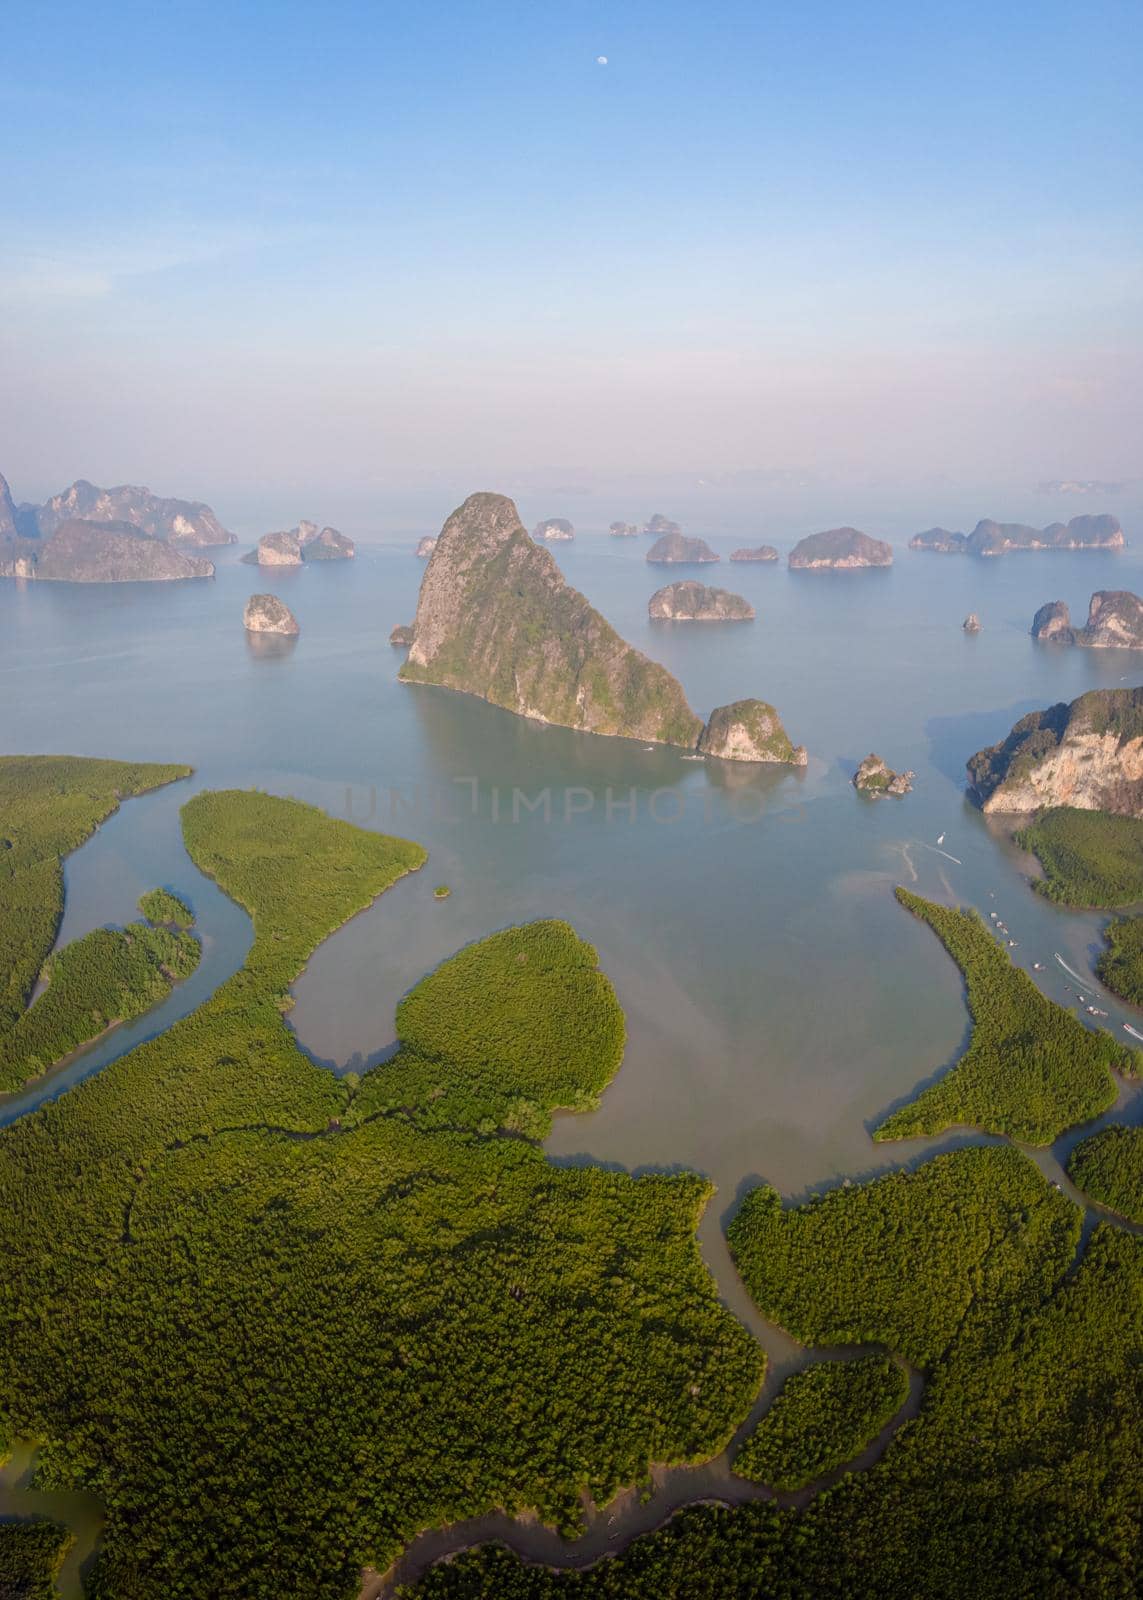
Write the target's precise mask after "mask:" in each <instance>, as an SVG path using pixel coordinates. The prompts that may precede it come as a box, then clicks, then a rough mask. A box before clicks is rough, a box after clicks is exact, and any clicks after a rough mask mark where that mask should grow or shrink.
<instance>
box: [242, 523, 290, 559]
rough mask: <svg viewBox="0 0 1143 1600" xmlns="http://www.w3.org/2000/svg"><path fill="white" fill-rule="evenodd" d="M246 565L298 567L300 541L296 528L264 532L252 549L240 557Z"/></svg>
mask: <svg viewBox="0 0 1143 1600" xmlns="http://www.w3.org/2000/svg"><path fill="white" fill-rule="evenodd" d="M242 559H243V561H244V562H245V563H246V565H247V566H248V567H300V566H301V564H302V542H301V540H300V539H299V538H298V532H297V529H296V528H294V529H291V530H290V531H289V532H285V531H283V532H281V533H264V534H263V535H262V537H261V538H260V539H259V540H258V543H257V545H256V546H255V547H254V549H253V550H248V551H247V553H246V554H245V555H244V556H243V557H242Z"/></svg>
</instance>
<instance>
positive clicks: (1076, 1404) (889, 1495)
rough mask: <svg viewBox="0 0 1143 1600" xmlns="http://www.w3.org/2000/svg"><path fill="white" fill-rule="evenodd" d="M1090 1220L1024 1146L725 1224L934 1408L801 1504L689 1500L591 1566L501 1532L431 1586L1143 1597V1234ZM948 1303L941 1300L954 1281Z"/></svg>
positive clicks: (597, 1594) (748, 1258)
mask: <svg viewBox="0 0 1143 1600" xmlns="http://www.w3.org/2000/svg"><path fill="white" fill-rule="evenodd" d="M1079 1231H1080V1214H1079V1212H1078V1210H1077V1209H1076V1208H1075V1207H1074V1206H1073V1205H1072V1204H1071V1202H1070V1201H1069V1200H1067V1199H1066V1197H1065V1196H1064V1195H1062V1194H1060V1193H1059V1192H1057V1191H1056V1190H1054V1189H1053V1188H1052V1187H1051V1186H1050V1185H1049V1184H1048V1183H1047V1182H1046V1181H1045V1180H1044V1178H1043V1177H1042V1176H1041V1175H1040V1173H1039V1172H1038V1171H1037V1169H1036V1168H1035V1167H1034V1166H1033V1165H1032V1163H1031V1162H1030V1161H1029V1160H1027V1158H1026V1157H1024V1156H1022V1155H1020V1154H1019V1153H1018V1152H1017V1151H1015V1150H1013V1149H1011V1148H1010V1147H998V1148H988V1149H980V1148H975V1149H965V1150H961V1151H958V1152H957V1153H955V1154H953V1155H947V1156H941V1157H937V1158H936V1159H935V1160H933V1161H931V1162H930V1163H928V1164H927V1165H926V1166H924V1167H922V1168H920V1169H919V1170H918V1171H917V1172H915V1173H907V1174H896V1175H894V1176H893V1177H891V1178H881V1179H877V1180H875V1181H874V1182H873V1183H870V1184H866V1185H860V1186H853V1187H851V1188H848V1189H840V1190H836V1191H834V1192H833V1193H831V1194H828V1195H826V1196H824V1197H823V1198H821V1199H818V1200H814V1201H811V1202H810V1203H809V1204H807V1205H805V1206H801V1207H797V1208H794V1209H791V1210H783V1209H782V1207H781V1204H780V1202H779V1201H778V1200H777V1197H776V1196H775V1195H773V1193H772V1191H768V1190H765V1189H764V1190H761V1191H756V1192H755V1194H752V1195H751V1196H749V1197H748V1199H747V1202H746V1204H745V1206H744V1207H743V1210H742V1212H741V1213H740V1215H739V1217H738V1218H736V1219H735V1222H734V1224H733V1226H732V1228H731V1230H730V1232H731V1240H732V1244H733V1247H734V1250H735V1254H736V1256H737V1258H738V1260H739V1264H740V1266H741V1268H742V1270H743V1274H744V1276H745V1277H746V1280H747V1283H748V1285H749V1286H750V1288H751V1290H752V1292H753V1293H754V1294H755V1296H756V1298H757V1299H758V1303H759V1305H760V1306H761V1308H762V1310H763V1311H764V1312H765V1313H766V1315H767V1316H770V1317H773V1318H775V1319H777V1320H780V1321H782V1322H784V1323H785V1324H786V1326H788V1327H792V1328H793V1329H795V1330H796V1331H798V1332H799V1336H800V1337H802V1338H806V1339H809V1340H811V1341H813V1342H821V1341H825V1340H832V1339H834V1338H836V1337H838V1336H839V1335H842V1336H845V1337H849V1338H858V1337H861V1338H870V1339H875V1340H878V1341H879V1342H881V1343H883V1344H885V1345H887V1346H888V1347H890V1348H893V1349H896V1350H898V1351H901V1352H902V1353H909V1352H911V1354H912V1358H913V1359H915V1360H918V1361H920V1363H921V1365H922V1366H923V1367H924V1369H925V1388H924V1394H923V1398H922V1403H921V1410H920V1414H919V1415H918V1417H917V1418H916V1419H915V1420H913V1421H911V1422H908V1423H906V1424H904V1425H903V1426H902V1427H901V1428H899V1429H898V1431H897V1432H896V1433H895V1434H894V1436H893V1438H892V1440H891V1441H890V1443H889V1446H888V1448H887V1449H886V1451H885V1453H884V1455H883V1456H882V1457H881V1459H880V1460H879V1461H878V1462H877V1463H876V1464H875V1465H874V1466H872V1467H870V1468H869V1469H868V1470H867V1471H865V1472H858V1473H853V1474H850V1475H847V1476H846V1477H844V1478H843V1479H842V1480H841V1482H840V1483H839V1484H838V1485H837V1486H836V1487H835V1488H833V1489H831V1490H829V1491H827V1492H826V1493H824V1494H822V1495H819V1496H818V1497H817V1498H816V1499H814V1500H813V1501H811V1503H810V1505H809V1506H808V1507H807V1508H806V1509H805V1510H804V1511H783V1510H779V1509H778V1508H777V1507H775V1506H774V1505H773V1504H772V1503H771V1504H767V1503H756V1504H749V1505H744V1506H741V1507H738V1508H736V1509H733V1510H731V1509H727V1508H724V1507H721V1506H712V1505H702V1506H695V1507H692V1508H691V1509H689V1510H686V1511H683V1512H681V1513H679V1514H678V1515H677V1516H675V1517H673V1518H671V1520H670V1521H668V1522H667V1523H666V1524H665V1525H664V1526H663V1527H662V1528H661V1529H659V1530H658V1531H657V1532H654V1533H650V1534H647V1535H646V1536H644V1537H642V1538H640V1539H637V1540H636V1541H634V1542H633V1543H632V1545H631V1546H630V1547H629V1548H628V1549H627V1550H626V1551H624V1552H623V1553H622V1554H621V1555H618V1556H616V1557H614V1558H611V1559H605V1560H602V1561H600V1562H598V1563H597V1564H596V1565H595V1566H593V1567H591V1568H589V1569H588V1570H586V1571H584V1572H569V1573H558V1572H553V1571H551V1570H550V1569H548V1568H545V1567H539V1566H529V1565H525V1564H523V1563H521V1562H519V1561H517V1560H516V1559H515V1558H514V1557H512V1556H511V1555H509V1554H508V1553H507V1552H505V1551H504V1550H502V1549H498V1548H495V1547H486V1548H483V1549H478V1550H474V1551H471V1552H469V1553H467V1554H465V1555H460V1556H457V1557H456V1558H454V1559H453V1560H451V1561H448V1562H444V1563H441V1564H440V1565H438V1566H436V1567H434V1568H432V1569H431V1570H430V1571H429V1572H428V1574H427V1575H426V1576H425V1577H424V1578H423V1579H422V1581H421V1583H420V1584H419V1585H418V1586H417V1587H416V1589H415V1591H414V1592H415V1595H416V1600H487V1597H489V1596H495V1597H496V1600H728V1597H730V1596H733V1597H735V1600H885V1597H901V1600H905V1597H908V1600H920V1597H924V1600H963V1597H964V1596H968V1595H972V1596H981V1597H986V1600H1044V1597H1049V1600H1076V1597H1077V1596H1083V1597H1084V1600H1134V1596H1135V1595H1137V1594H1138V1593H1139V1589H1140V1581H1141V1578H1143V1572H1141V1562H1140V1544H1139V1523H1140V1516H1141V1512H1143V1504H1141V1501H1143V1430H1141V1429H1140V1426H1139V1416H1140V1413H1141V1410H1143V1241H1140V1240H1139V1239H1138V1238H1135V1237H1133V1236H1131V1235H1129V1234H1126V1233H1124V1232H1122V1231H1121V1230H1119V1229H1117V1228H1114V1227H1111V1226H1108V1225H1102V1226H1100V1227H1097V1228H1096V1230H1095V1232H1094V1233H1093V1235H1092V1237H1091V1239H1090V1241H1089V1243H1088V1246H1087V1248H1086V1250H1085V1251H1084V1253H1083V1256H1082V1258H1081V1260H1080V1264H1079V1266H1078V1269H1076V1270H1075V1271H1074V1272H1073V1271H1072V1270H1071V1269H1072V1266H1073V1262H1074V1257H1075V1250H1076V1244H1077V1240H1078V1238H1079ZM946 1294H947V1296H948V1299H947V1301H946V1299H945V1296H946Z"/></svg>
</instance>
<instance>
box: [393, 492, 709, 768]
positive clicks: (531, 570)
mask: <svg viewBox="0 0 1143 1600" xmlns="http://www.w3.org/2000/svg"><path fill="white" fill-rule="evenodd" d="M400 676H401V678H402V679H403V680H404V681H405V682H406V683H435V684H442V685H444V686H445V687H446V688H450V689H460V690H463V691H464V692H465V693H467V694H475V695H479V696H481V698H483V699H485V700H489V701H491V702H492V704H493V705H498V706H503V707H505V708H506V709H508V710H509V711H514V712H516V713H518V714H519V715H521V716H526V717H532V718H535V719H536V720H538V721H542V722H555V723H560V724H562V725H563V726H565V727H569V728H579V729H582V730H584V731H585V732H589V733H605V734H620V735H625V736H627V737H630V738H636V739H644V740H653V741H656V742H659V743H663V744H678V745H683V746H686V747H688V748H691V749H693V748H694V745H695V743H696V741H697V739H698V736H699V734H700V733H701V731H702V720H701V718H699V717H698V716H696V715H695V713H694V712H693V711H692V710H691V708H690V706H689V705H688V704H687V701H686V696H685V695H684V693H683V691H682V688H681V687H680V685H679V684H678V683H677V682H676V681H675V679H674V678H673V677H672V676H671V674H670V673H669V672H668V671H667V670H666V668H665V667H661V666H659V665H658V663H657V662H654V661H651V660H649V659H648V658H647V657H646V656H645V655H643V654H641V652H640V651H638V650H635V649H633V648H632V647H631V646H630V645H629V644H627V643H626V642H625V641H624V640H623V639H621V638H620V637H619V635H618V634H617V633H616V631H615V629H614V628H613V627H612V626H611V624H610V623H608V622H606V621H605V620H604V618H603V617H601V616H600V614H599V612H598V611H596V610H595V609H594V608H593V607H592V606H591V605H590V604H589V603H588V601H587V600H586V599H585V598H584V597H583V595H581V594H579V593H578V592H577V591H576V590H575V589H573V588H572V587H571V586H570V584H568V583H567V581H566V580H565V579H564V576H563V574H562V573H561V572H560V569H559V567H558V566H557V565H556V562H555V558H554V557H553V556H552V554H551V552H550V551H549V550H547V549H545V548H544V546H543V545H540V544H537V543H536V542H535V541H534V540H533V539H531V538H530V537H529V536H528V533H527V531H526V530H525V528H524V527H523V524H522V523H521V521H520V517H519V514H518V512H517V510H516V507H515V505H514V504H513V502H512V501H511V500H509V499H508V498H507V496H506V495H501V494H474V495H470V496H469V498H468V499H467V500H466V501H465V502H464V504H463V505H462V506H460V507H459V508H458V510H456V511H454V512H453V513H452V515H451V516H450V517H449V519H448V521H447V522H446V523H445V525H444V527H443V528H442V530H441V534H440V537H439V539H438V540H437V543H436V546H435V548H434V550H433V553H432V556H431V558H430V560H429V565H428V567H427V568H426V570H425V576H424V579H423V580H422V583H421V593H420V597H419V599H418V601H417V615H416V619H415V621H414V623H413V641H412V645H411V646H410V649H409V655H408V659H407V660H406V661H405V663H404V665H403V666H402V667H401V672H400Z"/></svg>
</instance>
